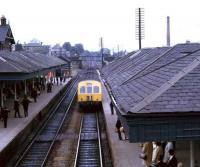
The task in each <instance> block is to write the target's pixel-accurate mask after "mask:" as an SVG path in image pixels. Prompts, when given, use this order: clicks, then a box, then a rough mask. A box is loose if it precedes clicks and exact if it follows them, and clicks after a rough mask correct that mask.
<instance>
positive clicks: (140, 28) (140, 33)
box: [135, 8, 144, 49]
mask: <svg viewBox="0 0 200 167" xmlns="http://www.w3.org/2000/svg"><path fill="white" fill-rule="evenodd" d="M135 16H136V18H135V37H136V40H138V41H139V49H141V48H142V39H144V8H137V9H136V10H135Z"/></svg>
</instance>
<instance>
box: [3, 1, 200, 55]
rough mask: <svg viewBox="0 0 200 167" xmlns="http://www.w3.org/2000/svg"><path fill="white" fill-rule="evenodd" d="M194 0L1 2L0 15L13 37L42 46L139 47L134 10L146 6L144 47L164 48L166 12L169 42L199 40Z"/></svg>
mask: <svg viewBox="0 0 200 167" xmlns="http://www.w3.org/2000/svg"><path fill="white" fill-rule="evenodd" d="M199 6H200V2H198V0H190V1H188V0H0V15H4V16H5V17H6V18H7V20H9V22H10V25H11V29H12V32H13V35H14V38H15V41H16V42H17V41H19V42H20V43H24V42H26V43H28V42H29V41H31V40H32V39H33V38H36V39H38V40H40V41H41V42H43V44H50V45H54V44H56V43H60V44H61V45H62V44H63V43H64V42H70V43H71V44H72V45H74V44H76V43H82V44H83V45H84V48H85V49H87V50H90V51H97V50H99V49H100V42H99V41H100V40H99V39H100V37H102V38H103V45H104V47H106V48H109V49H111V50H114V51H117V46H119V49H120V50H127V51H132V50H136V49H138V41H137V40H136V38H135V17H136V16H135V9H136V8H139V7H140V8H144V13H145V16H144V20H145V39H144V40H142V47H160V46H166V17H167V16H170V23H171V27H170V31H171V45H175V44H177V43H184V42H186V40H189V41H191V42H200V10H199V9H198V8H199Z"/></svg>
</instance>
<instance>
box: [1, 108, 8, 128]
mask: <svg viewBox="0 0 200 167" xmlns="http://www.w3.org/2000/svg"><path fill="white" fill-rule="evenodd" d="M9 112H10V111H9V110H8V109H7V108H6V107H5V108H1V117H2V118H3V122H4V128H7V121H8V113H9Z"/></svg>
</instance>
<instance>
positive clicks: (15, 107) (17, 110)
mask: <svg viewBox="0 0 200 167" xmlns="http://www.w3.org/2000/svg"><path fill="white" fill-rule="evenodd" d="M14 110H15V118H16V117H17V115H18V117H19V118H20V117H21V116H20V112H19V97H17V98H16V99H15V100H14Z"/></svg>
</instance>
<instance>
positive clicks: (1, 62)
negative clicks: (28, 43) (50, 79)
mask: <svg viewBox="0 0 200 167" xmlns="http://www.w3.org/2000/svg"><path fill="white" fill-rule="evenodd" d="M65 64H66V62H64V61H63V60H61V59H59V58H56V57H53V56H47V55H43V54H38V53H32V52H27V51H23V52H9V51H1V52H0V75H1V74H3V73H32V72H37V71H41V70H44V69H50V68H53V67H57V66H62V65H65Z"/></svg>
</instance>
